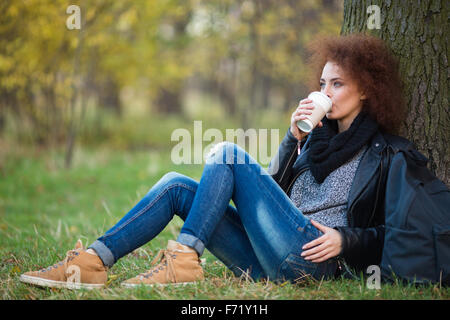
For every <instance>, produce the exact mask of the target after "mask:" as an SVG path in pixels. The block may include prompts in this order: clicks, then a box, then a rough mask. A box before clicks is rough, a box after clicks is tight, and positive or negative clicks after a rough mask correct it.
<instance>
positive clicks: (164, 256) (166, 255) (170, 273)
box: [140, 250, 177, 282]
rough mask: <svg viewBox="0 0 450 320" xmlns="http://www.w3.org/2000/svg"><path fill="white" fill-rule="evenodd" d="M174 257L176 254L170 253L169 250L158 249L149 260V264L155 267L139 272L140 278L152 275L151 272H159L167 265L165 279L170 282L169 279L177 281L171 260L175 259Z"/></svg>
mask: <svg viewBox="0 0 450 320" xmlns="http://www.w3.org/2000/svg"><path fill="white" fill-rule="evenodd" d="M176 257H177V255H176V254H173V253H171V252H170V250H159V252H158V254H157V255H156V257H155V258H154V259H153V261H152V262H151V265H152V266H155V267H154V268H153V269H151V270H149V271H147V272H145V273H142V274H140V277H141V279H142V277H144V278H149V277H152V276H153V274H155V273H159V272H160V271H163V270H164V269H165V268H166V267H167V272H166V281H167V282H170V281H173V282H177V277H176V274H175V268H174V262H173V260H175V259H176ZM158 262H159V263H158ZM156 263H158V264H156Z"/></svg>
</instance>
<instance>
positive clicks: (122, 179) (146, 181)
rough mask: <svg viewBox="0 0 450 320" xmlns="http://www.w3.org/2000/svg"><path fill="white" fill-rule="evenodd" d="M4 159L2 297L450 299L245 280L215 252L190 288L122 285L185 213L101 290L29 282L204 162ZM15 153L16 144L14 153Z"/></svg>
mask: <svg viewBox="0 0 450 320" xmlns="http://www.w3.org/2000/svg"><path fill="white" fill-rule="evenodd" d="M5 150H6V152H7V153H6V154H5V153H4V154H3V155H1V157H0V299H300V300H302V299H449V298H450V290H449V289H448V288H440V287H439V286H438V285H435V286H420V287H415V286H411V285H404V284H400V283H394V284H382V287H381V289H380V290H371V289H368V288H367V286H366V285H365V282H364V280H360V281H357V280H347V279H337V280H333V281H312V280H309V281H306V282H303V283H300V284H289V283H287V284H283V285H277V284H275V283H272V282H267V281H262V282H253V281H251V280H249V279H246V278H245V277H242V278H237V277H234V276H233V275H232V273H231V272H230V271H229V270H227V269H226V267H225V266H224V265H223V264H222V263H221V262H219V261H218V260H217V259H216V258H215V257H214V256H213V255H212V254H210V253H209V252H206V253H205V255H204V256H203V257H204V258H206V262H205V265H204V270H205V276H206V280H205V281H203V282H200V283H196V284H192V285H188V286H185V287H171V286H167V287H155V288H145V287H139V288H135V289H125V288H121V286H120V282H121V281H123V280H126V279H128V278H130V277H134V276H135V275H136V274H138V273H140V272H143V271H145V270H147V269H148V268H149V264H150V261H151V259H152V258H153V256H154V255H155V254H156V253H157V252H158V250H159V249H161V248H165V246H166V244H167V240H168V239H174V238H175V237H176V236H177V233H178V231H179V230H180V228H181V225H182V221H181V219H179V218H178V217H177V218H175V219H174V220H173V221H172V222H171V223H170V224H169V225H168V226H167V228H166V229H165V230H164V231H163V232H162V233H161V234H160V235H159V236H158V237H157V238H155V239H154V240H152V241H151V242H149V243H147V244H146V245H144V246H143V247H141V248H139V249H138V250H136V251H135V252H133V253H131V254H129V255H127V256H125V257H124V258H122V259H121V260H120V261H119V262H118V263H117V264H116V265H115V266H114V267H113V268H112V269H111V270H110V271H109V273H108V274H109V280H108V286H107V287H106V288H105V289H101V290H92V291H88V290H80V291H71V290H67V289H45V288H39V287H34V286H30V285H27V284H23V283H21V282H19V280H18V279H19V276H20V274H21V273H23V272H25V271H28V270H36V269H40V268H43V267H47V266H49V265H52V264H54V263H55V262H56V261H60V260H62V259H64V257H65V253H66V251H67V250H70V249H72V247H73V245H74V244H75V241H76V240H77V239H78V238H80V239H81V240H82V241H83V243H84V244H90V243H92V242H93V241H94V240H95V239H96V238H97V237H98V236H100V235H101V234H102V233H103V232H105V231H106V230H107V229H109V228H110V227H111V226H112V225H114V224H115V223H116V222H117V221H118V220H119V219H120V218H121V217H122V216H123V215H124V214H125V213H126V212H128V210H130V209H131V207H132V206H134V204H135V203H137V201H138V200H139V199H140V198H141V197H142V196H143V195H144V194H145V193H146V192H147V191H148V189H149V188H150V187H151V186H152V185H153V184H154V183H155V182H157V181H158V179H159V178H160V177H161V176H162V175H164V174H165V173H166V172H168V171H178V172H180V173H183V174H186V175H189V176H191V177H193V178H194V179H197V180H199V179H200V176H201V172H202V166H201V165H195V166H194V165H190V166H175V165H173V164H172V163H171V161H170V151H152V150H141V151H134V152H129V151H112V150H110V149H93V150H86V149H77V153H76V154H75V158H74V165H73V168H71V169H70V170H66V169H64V167H63V160H64V159H63V155H62V153H60V152H55V151H54V152H49V151H46V150H40V151H30V150H25V151H23V150H22V151H20V149H15V151H12V149H11V148H9V149H8V148H6V149H5V148H3V151H5ZM8 150H9V151H8Z"/></svg>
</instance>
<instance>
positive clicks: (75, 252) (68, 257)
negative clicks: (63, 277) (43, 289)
mask: <svg viewBox="0 0 450 320" xmlns="http://www.w3.org/2000/svg"><path fill="white" fill-rule="evenodd" d="M79 254H80V252H79V250H78V249H73V250H69V251H67V252H66V257H65V258H64V260H62V261H60V262H58V263H55V264H54V265H52V266H50V267H47V268H43V269H41V270H39V272H46V271H50V270H51V269H52V268H53V269H57V268H59V267H60V266H64V267H65V268H67V263H68V262H69V261H72V260H73V259H75V257H76V256H78V255H79Z"/></svg>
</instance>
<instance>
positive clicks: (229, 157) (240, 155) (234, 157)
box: [206, 141, 248, 164]
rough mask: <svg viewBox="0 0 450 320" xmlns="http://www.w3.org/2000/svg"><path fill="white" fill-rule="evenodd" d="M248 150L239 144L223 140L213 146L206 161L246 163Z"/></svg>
mask: <svg viewBox="0 0 450 320" xmlns="http://www.w3.org/2000/svg"><path fill="white" fill-rule="evenodd" d="M247 158H248V157H246V152H245V150H244V149H242V148H241V147H240V146H239V145H237V144H235V143H233V142H229V141H223V142H220V143H218V144H216V145H215V146H214V147H212V148H211V150H210V151H209V153H208V155H207V156H206V163H216V164H235V163H245V162H246V159H247Z"/></svg>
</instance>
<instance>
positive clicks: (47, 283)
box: [19, 274, 105, 290]
mask: <svg viewBox="0 0 450 320" xmlns="http://www.w3.org/2000/svg"><path fill="white" fill-rule="evenodd" d="M19 280H20V281H21V282H24V283H29V284H33V285H36V286H40V287H50V288H66V289H75V290H76V289H89V290H91V289H100V288H104V287H105V285H104V284H102V283H76V282H65V281H55V280H49V279H43V278H39V277H33V276H28V275H24V274H22V275H21V276H20V279H19Z"/></svg>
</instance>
